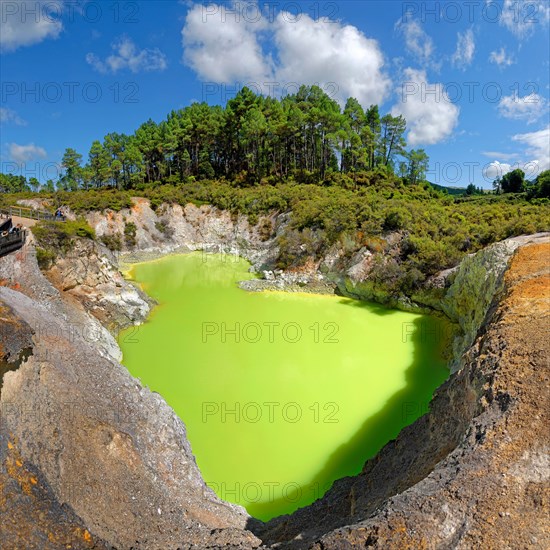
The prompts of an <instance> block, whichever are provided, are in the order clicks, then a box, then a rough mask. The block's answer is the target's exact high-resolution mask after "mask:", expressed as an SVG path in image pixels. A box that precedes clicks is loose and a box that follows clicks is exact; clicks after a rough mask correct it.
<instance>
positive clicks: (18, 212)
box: [0, 206, 65, 222]
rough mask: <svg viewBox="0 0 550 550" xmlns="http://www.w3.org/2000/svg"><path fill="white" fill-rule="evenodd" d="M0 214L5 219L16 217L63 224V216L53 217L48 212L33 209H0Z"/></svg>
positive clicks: (16, 207) (12, 207) (19, 207)
mask: <svg viewBox="0 0 550 550" xmlns="http://www.w3.org/2000/svg"><path fill="white" fill-rule="evenodd" d="M0 214H3V215H4V216H5V217H8V218H10V217H12V216H18V217H20V218H29V219H31V220H46V221H53V222H64V221H65V216H54V215H53V214H51V213H50V212H45V211H44V210H36V209H35V208H25V207H23V206H9V207H7V208H2V209H0Z"/></svg>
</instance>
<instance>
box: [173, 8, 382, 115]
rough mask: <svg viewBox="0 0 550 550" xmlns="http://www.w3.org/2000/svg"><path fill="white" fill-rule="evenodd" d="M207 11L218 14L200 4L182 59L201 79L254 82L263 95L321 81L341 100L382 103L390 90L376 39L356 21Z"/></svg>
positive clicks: (188, 25) (190, 19) (189, 23)
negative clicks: (268, 45)
mask: <svg viewBox="0 0 550 550" xmlns="http://www.w3.org/2000/svg"><path fill="white" fill-rule="evenodd" d="M208 9H209V10H212V11H215V10H216V9H219V10H220V12H219V14H218V15H217V16H216V17H205V16H204V15H205V14H204V8H203V7H202V6H199V5H196V6H194V7H193V8H191V9H190V10H189V12H188V14H187V17H186V20H185V24H184V26H183V29H182V43H183V47H184V56H183V59H184V62H185V63H186V64H187V65H189V66H190V67H191V68H192V69H193V70H195V71H196V72H197V73H198V75H199V76H200V77H201V78H202V79H203V80H211V81H214V82H216V83H223V84H230V83H235V82H239V83H241V84H251V83H252V84H256V85H257V86H258V88H259V89H260V90H262V91H263V92H264V93H270V91H271V90H273V89H275V88H277V87H278V88H279V89H281V88H282V89H285V88H286V89H288V90H289V91H294V89H295V86H296V85H298V84H318V85H319V86H321V87H322V88H323V89H325V91H326V92H327V93H329V95H333V96H335V97H336V98H337V99H339V100H343V99H344V98H346V97H349V96H353V97H355V98H356V99H357V100H358V101H360V102H361V103H363V104H365V105H370V104H371V103H381V102H383V100H384V99H385V97H386V96H387V94H388V92H389V90H390V88H391V82H390V80H389V78H388V76H387V75H386V74H385V72H384V70H383V67H384V56H383V54H382V51H381V49H380V47H379V45H378V42H377V41H376V40H373V39H371V38H368V37H367V36H365V35H364V34H363V33H362V32H361V31H359V30H358V29H357V28H356V27H354V26H352V25H342V24H341V23H339V22H337V21H332V20H329V19H327V18H319V19H316V20H314V19H312V18H311V17H309V16H308V15H307V14H301V15H300V17H296V16H294V15H291V14H290V13H287V12H279V13H278V14H277V16H276V17H274V18H272V19H266V18H265V17H264V18H263V19H262V20H261V21H257V22H256V21H255V22H252V21H251V20H250V18H244V17H240V18H237V17H234V16H233V17H230V16H229V15H228V16H227V17H223V9H224V8H223V7H222V6H216V5H214V6H212V5H209V6H208ZM264 36H269V37H270V38H272V43H273V46H274V52H273V56H272V55H270V54H266V53H265V52H264V49H263V47H262V40H263V38H264ZM297 81H298V82H297ZM274 83H276V86H272V87H270V88H269V87H267V85H268V84H274ZM290 84H292V85H293V86H289V85H290ZM251 87H252V86H251Z"/></svg>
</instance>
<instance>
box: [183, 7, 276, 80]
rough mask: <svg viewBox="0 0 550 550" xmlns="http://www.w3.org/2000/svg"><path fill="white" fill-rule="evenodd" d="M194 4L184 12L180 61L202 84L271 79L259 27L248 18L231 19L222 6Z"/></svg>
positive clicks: (270, 67) (268, 62) (260, 27)
mask: <svg viewBox="0 0 550 550" xmlns="http://www.w3.org/2000/svg"><path fill="white" fill-rule="evenodd" d="M208 8H209V9H210V8H212V10H213V14H212V16H210V17H208V13H209V12H207V11H206V12H205V7H204V6H202V5H200V4H196V5H195V6H193V7H192V8H191V9H190V10H189V11H188V12H187V16H186V18H185V24H184V26H183V29H182V31H181V34H182V41H183V48H184V61H185V63H187V65H189V66H190V67H191V68H192V69H193V70H194V71H195V72H196V73H197V74H198V75H199V77H200V78H202V79H203V80H212V81H214V82H217V83H223V84H229V83H231V82H235V81H236V80H237V81H240V80H251V81H254V82H257V81H262V80H263V79H269V78H271V73H272V66H271V62H270V60H269V59H268V58H266V57H265V56H264V55H263V51H262V47H261V45H260V42H259V32H260V31H261V30H262V28H263V25H258V23H256V22H252V21H251V20H250V19H249V18H244V17H231V16H230V15H229V14H226V11H225V10H226V8H225V7H224V6H218V5H216V4H213V5H210V6H208Z"/></svg>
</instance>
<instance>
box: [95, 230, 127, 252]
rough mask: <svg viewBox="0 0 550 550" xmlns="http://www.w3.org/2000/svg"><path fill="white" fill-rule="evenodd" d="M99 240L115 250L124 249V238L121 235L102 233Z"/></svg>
mask: <svg viewBox="0 0 550 550" xmlns="http://www.w3.org/2000/svg"><path fill="white" fill-rule="evenodd" d="M99 240H100V241H101V242H102V243H103V244H104V245H105V246H106V247H107V248H108V249H109V250H112V251H113V252H119V251H120V250H122V240H121V238H120V235H118V234H115V235H102V236H101V237H100V238H99Z"/></svg>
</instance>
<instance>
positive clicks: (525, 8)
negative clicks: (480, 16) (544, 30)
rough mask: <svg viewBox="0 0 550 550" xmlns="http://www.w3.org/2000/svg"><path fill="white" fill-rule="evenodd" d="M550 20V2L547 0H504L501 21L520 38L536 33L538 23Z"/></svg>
mask: <svg viewBox="0 0 550 550" xmlns="http://www.w3.org/2000/svg"><path fill="white" fill-rule="evenodd" d="M549 21H550V4H548V2H547V1H546V0H504V4H503V5H502V11H501V15H500V19H499V23H500V24H501V25H502V26H504V27H506V28H507V29H508V30H509V31H510V32H511V33H512V34H514V35H515V36H516V37H517V38H518V39H520V40H523V39H526V38H529V37H530V36H531V35H533V34H534V32H535V30H536V28H537V25H541V26H546V25H548V22H549Z"/></svg>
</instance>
